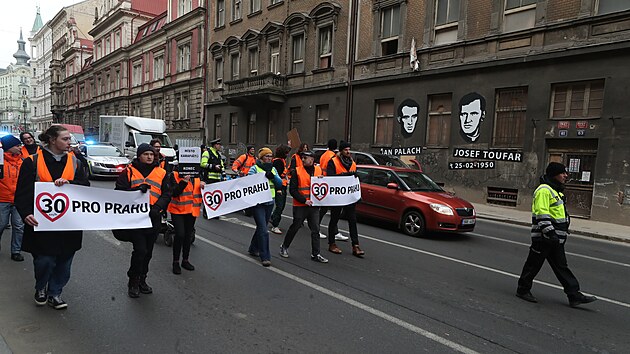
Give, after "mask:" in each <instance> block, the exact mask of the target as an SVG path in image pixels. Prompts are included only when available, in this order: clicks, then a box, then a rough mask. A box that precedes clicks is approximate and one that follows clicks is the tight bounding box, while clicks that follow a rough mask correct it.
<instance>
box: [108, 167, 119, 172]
mask: <svg viewBox="0 0 630 354" xmlns="http://www.w3.org/2000/svg"><path fill="white" fill-rule="evenodd" d="M109 172H118V169H117V168H110V169H109Z"/></svg>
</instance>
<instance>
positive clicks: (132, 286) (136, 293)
mask: <svg viewBox="0 0 630 354" xmlns="http://www.w3.org/2000/svg"><path fill="white" fill-rule="evenodd" d="M127 286H128V287H129V291H128V292H127V294H129V297H132V298H137V297H140V277H139V276H133V277H129V284H128V285H127Z"/></svg>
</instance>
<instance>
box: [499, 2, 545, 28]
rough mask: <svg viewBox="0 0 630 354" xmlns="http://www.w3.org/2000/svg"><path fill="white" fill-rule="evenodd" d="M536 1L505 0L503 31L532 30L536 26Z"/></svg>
mask: <svg viewBox="0 0 630 354" xmlns="http://www.w3.org/2000/svg"><path fill="white" fill-rule="evenodd" d="M536 1H537V0H505V11H504V17H503V31H505V32H509V31H518V30H523V29H527V28H533V27H534V25H535V24H536Z"/></svg>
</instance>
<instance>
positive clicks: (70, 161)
mask: <svg viewBox="0 0 630 354" xmlns="http://www.w3.org/2000/svg"><path fill="white" fill-rule="evenodd" d="M40 157H41V158H40ZM67 157H68V158H67V160H66V166H65V167H64V168H63V172H62V173H61V178H63V179H65V180H68V181H72V180H73V179H74V173H75V171H76V169H77V157H76V156H74V154H70V153H68V155H67ZM28 158H29V159H31V160H32V161H33V164H34V165H35V182H54V180H53V178H52V176H51V175H50V171H49V170H48V166H46V161H44V157H43V156H42V155H41V154H34V155H31V156H29V157H28Z"/></svg>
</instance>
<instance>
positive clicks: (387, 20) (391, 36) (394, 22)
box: [381, 5, 400, 55]
mask: <svg viewBox="0 0 630 354" xmlns="http://www.w3.org/2000/svg"><path fill="white" fill-rule="evenodd" d="M399 34H400V6H399V5H396V6H390V7H387V8H385V9H383V10H382V11H381V54H382V55H390V54H396V53H397V52H398V35H399Z"/></svg>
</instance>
